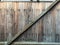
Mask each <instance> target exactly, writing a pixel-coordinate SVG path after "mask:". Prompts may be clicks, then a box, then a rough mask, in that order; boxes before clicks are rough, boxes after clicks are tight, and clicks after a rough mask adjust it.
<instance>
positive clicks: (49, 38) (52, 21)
mask: <svg viewBox="0 0 60 45" xmlns="http://www.w3.org/2000/svg"><path fill="white" fill-rule="evenodd" d="M50 4H51V2H50V3H49V2H48V3H47V2H40V3H31V2H0V41H6V40H10V39H11V38H13V37H14V36H15V35H16V34H17V33H18V32H19V31H22V30H23V29H24V27H25V26H26V25H28V24H29V23H31V22H32V21H33V20H34V18H36V17H37V16H38V15H39V14H41V12H44V11H45V9H46V8H47V7H48V6H49V5H50ZM57 6H58V7H57ZM57 6H56V7H55V8H54V9H52V11H50V12H49V13H48V14H46V16H44V17H43V18H42V19H41V20H40V21H38V22H37V23H36V24H35V25H34V26H33V27H32V28H30V29H29V30H28V31H27V32H25V33H24V34H23V35H22V36H20V38H19V39H17V41H39V42H42V41H43V42H55V41H56V42H59V41H60V24H59V22H60V20H59V15H60V14H59V13H60V10H59V9H60V7H59V4H58V5H57ZM57 30H58V31H57Z"/></svg>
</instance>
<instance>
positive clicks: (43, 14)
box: [7, 0, 60, 45]
mask: <svg viewBox="0 0 60 45" xmlns="http://www.w3.org/2000/svg"><path fill="white" fill-rule="evenodd" d="M59 1H60V0H57V1H55V2H53V3H52V4H51V5H50V6H49V7H48V8H47V9H46V10H45V11H44V12H43V13H42V14H41V15H39V16H38V17H37V18H35V20H34V21H33V22H32V23H30V24H29V25H27V26H26V27H25V28H24V30H23V31H22V32H18V33H17V34H16V36H15V37H13V38H12V40H10V41H8V43H7V45H11V44H12V43H13V42H14V41H15V40H16V39H17V38H18V37H19V36H20V35H21V34H23V33H24V32H25V31H27V30H28V29H29V28H30V27H32V26H33V25H34V24H35V23H36V22H37V21H39V20H40V19H41V18H42V17H43V16H45V14H46V13H48V12H49V11H50V10H51V9H52V8H53V7H54V6H55V5H56V4H57V3H58V2H59Z"/></svg>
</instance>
